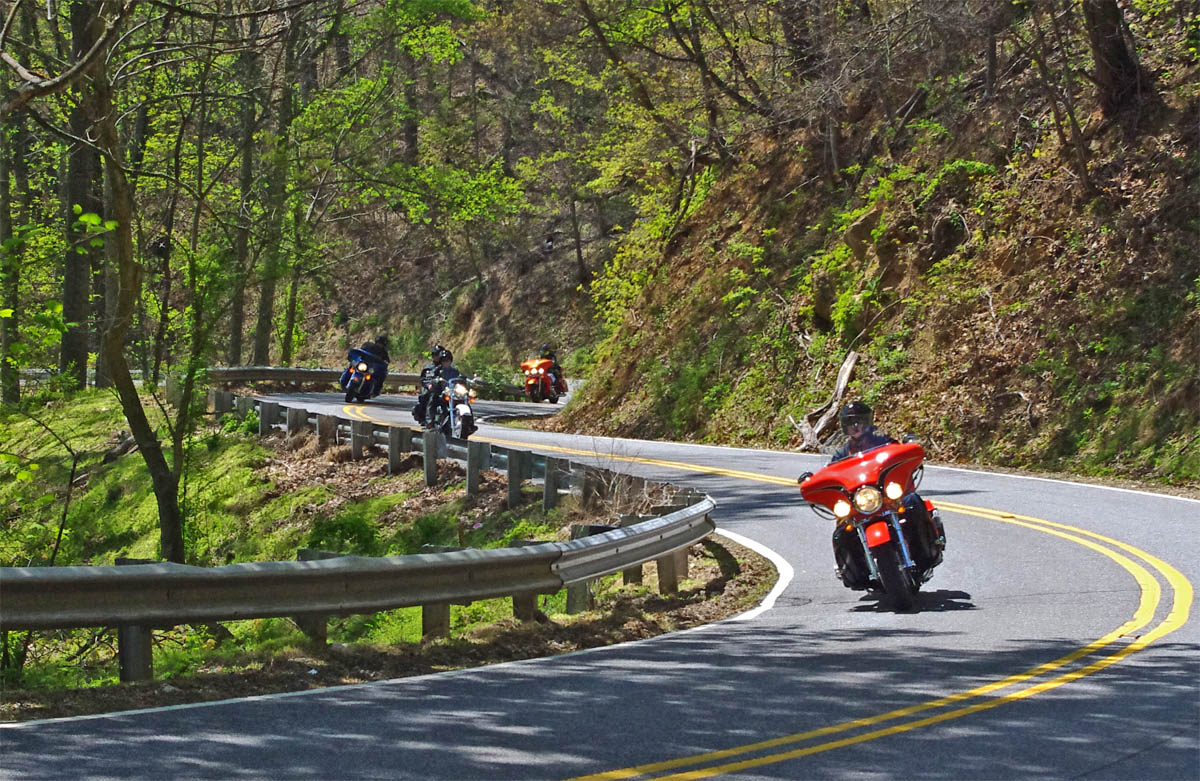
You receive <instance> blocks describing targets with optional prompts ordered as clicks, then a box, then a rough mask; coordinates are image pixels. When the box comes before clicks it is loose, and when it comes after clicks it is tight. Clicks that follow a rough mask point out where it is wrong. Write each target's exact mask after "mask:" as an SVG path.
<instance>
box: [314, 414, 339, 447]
mask: <svg viewBox="0 0 1200 781" xmlns="http://www.w3.org/2000/svg"><path fill="white" fill-rule="evenodd" d="M336 439H337V417H336V416H334V415H317V444H318V445H320V447H321V449H322V450H324V449H325V448H327V447H329V446H330V445H332V444H333V442H334V440H336Z"/></svg>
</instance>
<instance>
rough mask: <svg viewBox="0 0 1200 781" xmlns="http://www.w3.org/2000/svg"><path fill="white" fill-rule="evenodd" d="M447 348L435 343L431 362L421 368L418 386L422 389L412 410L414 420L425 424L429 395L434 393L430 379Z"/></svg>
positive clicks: (430, 358) (430, 353) (430, 354)
mask: <svg viewBox="0 0 1200 781" xmlns="http://www.w3.org/2000/svg"><path fill="white" fill-rule="evenodd" d="M445 349H446V348H445V347H442V346H441V345H440V344H435V345H434V346H433V349H432V350H430V351H429V363H427V364H425V366H424V367H422V368H421V378H420V380H418V381H417V388H418V389H419V390H420V395H418V396H417V403H416V405H414V406H413V411H412V415H413V420H415V421H417V423H420V424H421V425H425V413H426V412H427V411H428V410H429V397H430V395H431V393H432V387H431V386H430V385H429V381H430V380H431V379H433V377H434V373H435V372H436V371H437V369H438V362H439V361H438V359H439V358H440V357H441V354H442V351H443V350H445Z"/></svg>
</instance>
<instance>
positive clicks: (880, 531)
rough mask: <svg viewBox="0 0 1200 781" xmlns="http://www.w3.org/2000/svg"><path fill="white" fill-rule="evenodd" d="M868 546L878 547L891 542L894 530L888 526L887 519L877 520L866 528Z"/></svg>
mask: <svg viewBox="0 0 1200 781" xmlns="http://www.w3.org/2000/svg"><path fill="white" fill-rule="evenodd" d="M865 533H866V535H867V547H868V548H876V547H878V546H880V545H882V544H884V543H885V542H891V540H892V531H891V529H889V528H888V525H887V522H886V521H875V523H873V524H871V525H870V526H868V527H867V529H866V532H865Z"/></svg>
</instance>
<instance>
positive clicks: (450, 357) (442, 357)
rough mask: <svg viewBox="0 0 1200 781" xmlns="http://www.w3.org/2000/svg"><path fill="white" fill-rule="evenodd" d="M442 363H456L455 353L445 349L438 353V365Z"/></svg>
mask: <svg viewBox="0 0 1200 781" xmlns="http://www.w3.org/2000/svg"><path fill="white" fill-rule="evenodd" d="M442 361H450V362H451V363H454V353H452V352H450V351H449V350H447V349H446V348H445V347H443V348H442V351H441V352H440V353H438V363H441V362H442Z"/></svg>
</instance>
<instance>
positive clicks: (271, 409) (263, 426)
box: [258, 401, 279, 437]
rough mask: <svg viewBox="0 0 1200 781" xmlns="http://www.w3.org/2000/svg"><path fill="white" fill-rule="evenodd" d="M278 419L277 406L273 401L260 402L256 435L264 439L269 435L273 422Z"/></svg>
mask: <svg viewBox="0 0 1200 781" xmlns="http://www.w3.org/2000/svg"><path fill="white" fill-rule="evenodd" d="M278 419H279V405H278V404H276V403H275V402H273V401H264V402H260V403H259V405H258V435H259V436H260V437H265V436H266V435H267V434H270V433H271V428H272V427H273V426H274V425H275V421H276V420H278Z"/></svg>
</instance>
